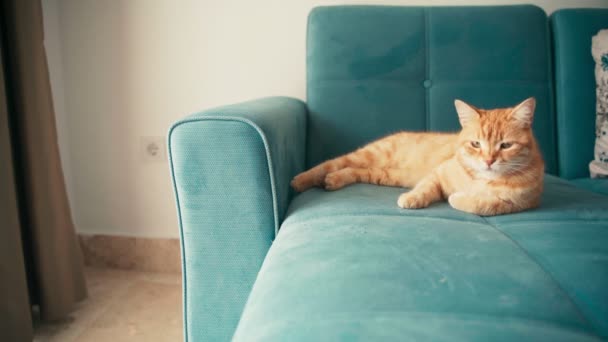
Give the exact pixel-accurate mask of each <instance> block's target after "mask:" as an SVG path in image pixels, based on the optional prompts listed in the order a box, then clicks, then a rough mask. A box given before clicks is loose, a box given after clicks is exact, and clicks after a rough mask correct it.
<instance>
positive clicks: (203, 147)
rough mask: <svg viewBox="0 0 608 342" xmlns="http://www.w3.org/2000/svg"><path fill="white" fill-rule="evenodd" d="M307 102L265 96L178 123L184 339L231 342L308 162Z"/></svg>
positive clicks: (172, 136)
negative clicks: (294, 185) (293, 181)
mask: <svg viewBox="0 0 608 342" xmlns="http://www.w3.org/2000/svg"><path fill="white" fill-rule="evenodd" d="M305 127H306V107H305V106H304V104H303V103H302V102H300V101H298V100H294V99H289V98H266V99H260V100H256V101H250V102H246V103H241V104H237V105H231V106H226V107H221V108H215V109H210V110H206V111H204V112H201V113H198V114H195V115H192V116H190V117H188V118H186V119H184V120H181V121H179V122H177V123H175V124H174V125H173V127H172V128H171V130H170V132H169V152H170V161H171V167H172V174H173V179H174V186H175V193H176V199H177V209H178V213H179V219H180V235H181V241H182V264H183V270H182V271H183V281H184V323H185V338H186V340H188V341H227V340H229V339H230V337H231V336H232V334H233V332H234V329H235V328H236V325H237V323H238V320H239V317H240V315H241V311H242V309H243V306H244V305H245V301H246V299H247V296H248V294H249V291H250V289H251V287H252V285H253V282H254V280H255V277H256V274H257V272H258V270H259V268H260V265H261V264H262V261H263V260H264V257H265V255H266V252H267V251H268V248H269V247H270V244H271V242H272V240H273V238H274V236H275V232H276V229H277V228H278V225H279V222H280V221H281V220H282V217H283V215H284V212H285V210H286V208H287V204H288V201H289V197H290V191H291V190H290V189H289V181H290V180H291V178H292V177H293V176H294V175H295V174H296V173H298V172H300V171H301V170H302V168H303V167H304V132H305Z"/></svg>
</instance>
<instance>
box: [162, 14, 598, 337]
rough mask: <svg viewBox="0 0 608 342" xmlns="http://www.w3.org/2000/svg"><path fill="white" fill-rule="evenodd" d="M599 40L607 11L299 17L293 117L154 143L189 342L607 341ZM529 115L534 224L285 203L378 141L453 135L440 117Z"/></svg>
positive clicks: (194, 127)
mask: <svg viewBox="0 0 608 342" xmlns="http://www.w3.org/2000/svg"><path fill="white" fill-rule="evenodd" d="M603 27H604V28H606V27H608V9H607V10H601V9H600V10H562V11H558V12H556V13H555V14H554V15H552V17H551V18H547V16H546V14H545V13H544V12H543V10H541V9H540V8H537V7H534V6H526V5H522V6H496V7H391V6H337V7H320V8H316V9H314V10H313V11H312V12H311V14H310V16H309V22H308V32H307V55H306V61H307V100H306V103H304V102H302V101H300V100H296V99H292V98H286V97H270V98H264V99H259V100H254V101H249V102H244V103H240V104H235V105H229V106H225V107H220V108H215V109H209V110H205V111H203V112H201V113H197V114H194V115H192V116H190V117H187V118H185V119H183V120H181V121H179V122H176V123H175V124H174V125H173V126H172V128H171V130H170V132H169V140H168V142H169V153H170V165H171V169H172V175H173V182H174V186H175V194H176V200H177V208H178V214H179V224H180V233H181V242H182V260H183V281H184V318H185V319H184V323H185V339H186V340H187V341H190V342H193V341H227V340H230V339H233V340H234V341H513V340H526V341H598V340H606V339H608V196H606V189H607V183H606V182H607V181H606V180H592V179H588V178H587V177H588V171H587V165H588V163H589V161H590V160H591V158H592V151H593V140H594V128H593V122H594V120H595V119H594V112H595V107H594V103H595V99H594V94H595V93H594V79H593V60H592V59H591V54H590V42H591V35H593V34H594V33H595V32H597V30H599V29H600V28H603ZM261 82H263V80H261ZM529 96H534V97H536V99H537V112H536V117H535V122H534V131H535V135H536V137H537V139H538V141H539V143H540V145H541V147H542V151H543V155H544V159H545V161H546V171H547V175H546V177H545V191H544V194H543V199H542V205H541V207H540V208H538V209H535V210H531V211H527V212H522V213H518V214H512V215H504V216H495V217H479V216H475V215H471V214H467V213H463V212H459V211H456V210H454V209H452V208H451V207H450V206H449V205H448V204H446V203H438V204H435V205H433V206H431V207H430V208H427V209H422V210H404V209H400V208H398V207H397V204H396V201H397V197H398V195H399V193H401V192H402V191H403V189H398V188H390V187H381V186H374V185H366V184H357V185H353V186H349V187H347V188H345V189H342V190H339V191H335V192H326V191H324V190H321V189H311V190H309V191H306V192H304V193H302V194H297V193H294V191H293V190H292V189H290V186H289V182H290V180H291V179H292V178H293V176H294V175H296V174H297V173H299V172H301V171H303V170H305V169H306V168H308V167H311V166H313V165H315V164H317V163H318V162H321V161H323V160H325V159H327V158H331V157H333V156H336V155H339V154H341V153H345V152H348V151H350V150H353V149H354V148H356V147H358V146H361V145H362V144H364V143H366V142H368V141H371V140H373V139H376V138H379V137H381V136H383V135H386V134H388V133H391V132H395V131H398V130H436V131H454V130H457V129H458V128H459V126H458V121H457V115H456V113H455V110H454V108H453V100H454V98H460V99H463V100H465V101H468V102H470V103H474V104H475V105H479V106H481V107H500V106H509V105H512V104H514V103H517V102H518V101H521V100H522V99H525V98H527V97H529Z"/></svg>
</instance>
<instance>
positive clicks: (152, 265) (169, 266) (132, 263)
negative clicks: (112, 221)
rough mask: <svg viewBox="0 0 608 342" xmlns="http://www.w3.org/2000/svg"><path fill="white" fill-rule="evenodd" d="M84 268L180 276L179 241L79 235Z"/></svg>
mask: <svg viewBox="0 0 608 342" xmlns="http://www.w3.org/2000/svg"><path fill="white" fill-rule="evenodd" d="M78 238H79V241H80V247H81V248H82V252H83V255H84V260H85V264H86V265H87V266H90V267H103V268H116V269H124V270H136V271H149V272H168V273H179V272H181V259H180V244H179V240H178V239H162V238H142V237H130V236H119V235H99V234H95V235H86V234H79V235H78Z"/></svg>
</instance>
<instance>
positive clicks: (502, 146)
mask: <svg viewBox="0 0 608 342" xmlns="http://www.w3.org/2000/svg"><path fill="white" fill-rule="evenodd" d="M511 146H513V143H510V142H503V143H502V144H500V149H501V150H506V149H508V148H510V147H511Z"/></svg>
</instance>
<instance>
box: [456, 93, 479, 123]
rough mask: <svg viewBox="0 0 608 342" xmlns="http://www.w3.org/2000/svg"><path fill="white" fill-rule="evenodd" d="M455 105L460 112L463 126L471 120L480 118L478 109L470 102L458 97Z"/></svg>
mask: <svg viewBox="0 0 608 342" xmlns="http://www.w3.org/2000/svg"><path fill="white" fill-rule="evenodd" d="M454 106H455V107H456V112H458V120H460V125H461V126H462V127H464V126H466V125H467V124H469V123H470V122H471V121H475V120H478V119H479V112H478V111H477V110H478V109H477V108H475V107H473V106H471V105H470V104H468V103H466V102H464V101H461V100H458V99H456V100H454Z"/></svg>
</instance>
